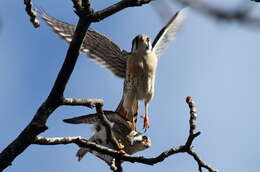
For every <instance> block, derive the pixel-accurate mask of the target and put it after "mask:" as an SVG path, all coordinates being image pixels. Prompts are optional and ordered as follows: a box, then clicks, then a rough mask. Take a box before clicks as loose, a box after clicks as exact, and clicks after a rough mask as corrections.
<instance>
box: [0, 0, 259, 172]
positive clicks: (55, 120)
mask: <svg viewBox="0 0 260 172" xmlns="http://www.w3.org/2000/svg"><path fill="white" fill-rule="evenodd" d="M114 2H116V1H114V0H113V1H102V2H101V1H95V2H93V7H94V8H95V9H102V8H104V7H106V6H107V5H109V4H112V3H114ZM36 3H37V4H38V5H40V6H41V7H43V8H44V9H45V10H46V11H47V12H48V13H49V14H50V15H51V16H54V17H56V18H58V19H60V20H63V21H66V22H69V23H72V24H76V23H77V17H76V15H75V14H74V13H73V12H72V3H71V2H70V1H61V0H57V1H51V0H43V1H36ZM213 3H214V4H218V5H219V6H225V5H226V1H214V2H213ZM237 3H239V1H238V0H233V1H230V2H229V3H228V7H231V6H236V4H237ZM248 3H250V2H248ZM255 6H259V4H255ZM180 8H181V7H180V6H173V7H172V13H173V14H174V13H175V11H177V10H178V9H180ZM257 9H259V7H257V8H256V9H255V10H254V14H255V15H260V13H259V12H258V13H257ZM0 21H1V22H0V23H1V29H0V40H1V43H0V52H1V53H0V80H1V84H0V97H1V99H0V104H1V108H0V114H1V115H0V121H1V125H0V140H1V141H0V150H2V149H4V148H5V147H6V146H7V145H8V144H9V143H10V142H11V141H12V140H13V139H14V138H15V137H16V136H17V135H18V134H19V133H20V132H21V130H22V129H23V128H24V127H25V126H26V125H27V123H28V122H29V121H30V120H31V119H32V117H33V115H34V113H35V112H36V110H37V108H38V107H39V106H40V104H41V103H42V102H43V101H44V100H45V98H46V97H47V95H48V93H49V91H50V89H51V87H52V85H53V82H54V80H55V78H56V75H57V73H58V71H59V69H60V67H61V65H62V63H63V60H64V57H65V54H66V50H67V48H68V46H67V45H66V43H65V42H64V41H62V40H60V39H59V38H58V37H57V36H56V35H55V34H54V33H52V31H51V30H50V29H49V28H48V27H47V26H46V25H45V24H44V23H43V21H42V22H41V23H42V26H41V27H40V28H39V29H34V28H33V26H32V25H31V24H30V22H29V19H28V16H27V15H26V14H25V12H24V5H23V3H22V2H20V3H17V2H15V1H0ZM164 24H165V21H162V20H161V18H160V17H159V16H158V15H157V13H156V11H155V10H154V8H153V7H152V6H151V5H146V6H143V7H141V8H140V7H138V8H131V9H127V10H124V11H122V12H120V13H117V14H116V15H114V16H112V17H110V18H107V19H105V20H104V21H101V22H100V23H95V24H93V25H92V26H91V27H92V28H94V29H95V30H97V31H99V32H101V33H103V34H105V35H107V36H108V37H110V38H111V39H112V40H114V41H115V42H116V43H118V44H119V45H121V47H122V48H124V49H126V50H128V51H129V50H130V48H131V40H132V39H133V38H134V36H136V35H137V34H140V33H144V34H147V35H149V36H150V37H151V38H154V37H155V35H156V34H157V32H158V31H159V30H160V29H161V28H162V27H163V26H164ZM259 40H260V28H259V29H252V28H248V27H244V26H242V25H240V24H238V23H234V22H228V23H226V22H221V21H216V20H213V19H212V18H210V17H205V16H204V15H201V14H198V13H197V12H196V11H193V10H191V11H190V13H189V15H188V17H187V19H186V21H185V24H184V25H183V28H182V30H181V31H180V32H179V33H178V34H177V38H176V39H175V40H174V41H172V42H171V44H170V46H169V48H168V49H167V50H166V51H165V53H164V54H163V55H162V56H161V57H160V60H159V65H158V71H157V78H156V95H155V97H154V99H153V101H152V103H151V105H150V120H151V128H150V129H149V130H148V131H147V135H149V136H150V137H151V140H152V147H151V148H150V149H148V150H146V151H143V152H140V153H137V155H141V154H143V155H144V156H147V157H151V156H155V155H158V154H159V153H161V152H162V151H164V150H166V149H167V148H170V147H171V146H178V145H180V144H184V143H185V139H186V137H187V135H188V127H189V126H188V119H189V113H188V112H189V110H188V108H187V105H186V103H185V98H186V96H192V97H193V99H194V100H195V101H196V103H197V110H198V120H197V128H198V130H200V131H201V132H202V134H201V136H199V137H198V138H197V139H196V140H195V142H194V146H195V148H194V150H196V151H197V152H198V153H199V155H200V156H201V158H202V159H203V160H205V161H206V162H208V163H209V164H210V165H212V166H213V167H215V168H217V169H219V171H236V172H244V171H252V172H253V171H255V172H256V171H258V169H259V168H258V166H257V165H258V162H259V161H260V158H259V156H258V154H259V152H260V147H259V134H257V133H258V131H259V129H260V127H259V124H258V122H259V120H260V116H259V114H260V110H259V102H258V99H259V97H260V92H259V86H260V82H259V78H258V75H259V73H260V68H259V64H260V60H259V58H260V55H259ZM122 85H123V81H122V80H121V79H119V78H116V77H115V76H113V75H112V74H111V73H110V72H108V71H107V70H105V69H103V68H101V67H99V66H98V65H96V64H95V63H93V62H92V61H90V60H89V59H87V58H86V55H84V54H81V55H80V57H79V60H78V62H77V65H76V68H75V70H74V72H73V74H72V76H71V79H70V81H69V83H68V85H67V88H66V90H65V96H66V97H80V98H103V99H104V100H105V109H115V107H116V106H117V103H118V102H119V100H120V98H121V94H122ZM92 112H94V111H93V110H89V109H86V108H82V107H60V108H59V109H57V110H56V111H55V112H54V113H53V114H52V115H51V117H50V118H49V120H48V122H47V125H48V127H49V130H47V131H46V132H44V133H42V136H48V137H56V136H78V135H80V136H84V137H89V136H90V135H91V133H92V131H91V129H90V128H91V126H88V125H68V124H65V123H63V122H62V119H64V118H69V117H73V116H79V115H84V114H88V113H92ZM142 112H143V108H141V113H142ZM139 121H141V120H139ZM141 124H142V122H139V124H138V127H139V129H140V130H141ZM77 149H78V148H77V146H75V145H66V146H64V145H59V146H37V145H32V146H30V147H29V148H28V149H27V150H26V151H25V152H24V153H23V154H22V155H20V156H19V157H17V158H16V160H15V161H14V162H13V166H11V167H8V169H6V171H12V172H18V171H35V170H37V171H38V172H46V171H72V170H73V171H74V172H80V171H94V170H95V171H109V169H108V167H107V166H106V164H105V163H103V162H102V161H101V160H99V159H97V158H96V157H94V156H93V155H90V154H89V155H87V156H86V157H85V158H84V159H83V160H82V161H81V162H80V163H78V162H77V161H76V158H75V152H76V150H77ZM124 167H125V169H126V171H127V172H131V171H141V170H144V171H148V170H149V171H151V172H157V171H158V170H160V171H161V172H166V171H176V172H178V171H180V172H181V171H197V164H196V163H195V161H194V160H193V159H192V158H191V157H189V156H188V155H185V154H179V155H176V156H172V157H170V158H168V159H167V160H165V161H164V162H162V163H160V164H157V165H155V166H146V165H141V164H131V163H125V164H124Z"/></svg>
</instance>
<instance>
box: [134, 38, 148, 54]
mask: <svg viewBox="0 0 260 172" xmlns="http://www.w3.org/2000/svg"><path fill="white" fill-rule="evenodd" d="M147 51H152V43H151V41H150V38H149V37H148V36H146V35H137V36H136V37H135V38H134V39H133V41H132V53H133V52H147Z"/></svg>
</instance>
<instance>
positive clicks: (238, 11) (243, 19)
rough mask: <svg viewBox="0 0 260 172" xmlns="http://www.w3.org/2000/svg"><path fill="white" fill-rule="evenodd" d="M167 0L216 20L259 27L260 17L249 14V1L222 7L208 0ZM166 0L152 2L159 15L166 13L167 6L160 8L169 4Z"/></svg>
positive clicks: (162, 15) (250, 6) (250, 8)
mask: <svg viewBox="0 0 260 172" xmlns="http://www.w3.org/2000/svg"><path fill="white" fill-rule="evenodd" d="M167 2H172V3H176V2H177V3H180V4H182V5H185V6H189V7H191V8H193V9H194V10H196V11H198V12H200V13H202V14H205V15H207V16H210V17H213V18H214V19H217V20H222V21H226V22H233V21H235V22H238V23H240V24H243V25H245V26H249V27H256V28H260V17H253V16H251V15H250V12H251V10H252V7H253V6H252V5H250V4H249V3H242V4H239V5H238V6H237V7H235V8H233V9H224V8H220V7H216V6H215V5H212V4H211V3H210V1H205V0H168V1H167ZM167 2H166V0H164V1H160V4H157V5H156V4H154V7H155V9H156V11H157V12H158V13H159V15H160V16H161V17H164V16H166V15H165V14H167V10H170V9H169V8H168V7H167V8H165V9H164V10H162V9H161V8H162V7H163V6H165V7H166V6H169V4H168V3H167Z"/></svg>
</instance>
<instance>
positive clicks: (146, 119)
mask: <svg viewBox="0 0 260 172" xmlns="http://www.w3.org/2000/svg"><path fill="white" fill-rule="evenodd" d="M141 118H143V119H144V125H143V128H144V131H145V132H146V130H147V129H148V128H149V127H150V122H149V118H148V115H147V114H145V115H142V116H141Z"/></svg>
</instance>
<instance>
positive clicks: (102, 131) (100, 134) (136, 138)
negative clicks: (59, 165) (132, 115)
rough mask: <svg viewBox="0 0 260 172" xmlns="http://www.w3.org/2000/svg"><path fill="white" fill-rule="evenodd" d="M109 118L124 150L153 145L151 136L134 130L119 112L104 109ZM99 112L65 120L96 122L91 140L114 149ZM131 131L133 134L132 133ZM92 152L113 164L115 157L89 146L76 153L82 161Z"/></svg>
mask: <svg viewBox="0 0 260 172" xmlns="http://www.w3.org/2000/svg"><path fill="white" fill-rule="evenodd" d="M104 114H105V116H106V117H107V119H108V120H109V121H110V122H112V124H113V127H112V132H113V135H114V136H115V138H116V140H117V141H118V142H119V143H120V144H121V145H122V150H123V151H124V152H125V153H127V154H130V155H131V154H133V153H135V152H138V151H141V150H144V149H147V148H148V147H150V146H151V141H150V139H149V137H147V136H145V135H143V134H141V133H139V132H136V131H132V127H131V123H130V122H128V121H126V120H125V119H123V118H122V117H121V116H120V115H119V114H118V113H116V112H112V111H104ZM98 115H99V114H97V113H96V114H90V115H84V116H80V117H75V118H70V119H65V120H63V121H64V122H66V123H71V124H94V131H95V133H94V134H93V135H92V136H91V137H90V139H89V140H90V141H93V142H95V143H97V144H100V145H103V146H107V147H109V148H112V149H116V148H115V146H114V144H112V143H111V142H110V141H109V139H108V138H107V132H106V128H105V126H104V125H103V124H102V123H101V122H100V119H99V117H98ZM130 133H131V134H130ZM87 152H91V153H93V154H94V155H96V156H97V157H99V158H101V159H103V160H104V161H105V162H106V163H107V164H108V165H110V166H111V165H112V162H113V157H111V156H109V155H105V154H101V153H99V152H96V151H94V150H91V149H88V148H80V149H79V150H78V152H77V154H76V156H77V157H78V161H80V160H81V159H82V158H83V156H84V155H85V154H86V153H87Z"/></svg>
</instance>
